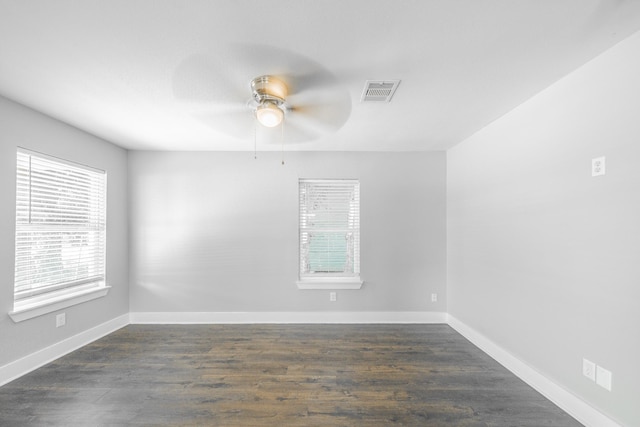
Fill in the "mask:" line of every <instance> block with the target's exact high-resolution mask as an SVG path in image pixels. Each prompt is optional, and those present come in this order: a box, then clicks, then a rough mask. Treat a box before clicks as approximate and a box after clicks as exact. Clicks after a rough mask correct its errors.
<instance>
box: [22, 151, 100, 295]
mask: <svg viewBox="0 0 640 427" xmlns="http://www.w3.org/2000/svg"><path fill="white" fill-rule="evenodd" d="M16 180H17V183H16V259H15V291H14V300H15V301H17V300H20V299H23V298H28V297H30V296H34V295H41V294H46V293H47V292H53V291H56V290H59V289H62V288H67V287H75V286H86V285H87V283H93V282H103V281H104V279H105V267H106V266H105V249H106V247H105V244H106V200H105V198H106V174H105V173H104V172H102V171H97V170H93V169H86V168H83V167H79V166H74V165H72V164H70V163H69V162H57V161H53V160H51V159H48V158H43V157H39V156H37V155H34V154H30V153H26V152H22V151H18V155H17V176H16Z"/></svg>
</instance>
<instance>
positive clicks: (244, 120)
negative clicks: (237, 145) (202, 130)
mask: <svg viewBox="0 0 640 427" xmlns="http://www.w3.org/2000/svg"><path fill="white" fill-rule="evenodd" d="M192 116H193V117H194V118H195V119H196V120H198V121H200V122H202V123H204V124H205V125H206V126H208V127H210V128H211V129H213V130H215V131H217V132H221V133H224V134H225V135H229V136H231V137H234V138H237V139H240V140H251V139H253V137H254V136H253V135H254V132H255V119H254V116H253V114H252V113H251V112H250V111H236V112H224V113H222V114H215V113H212V112H207V111H203V112H200V113H193V114H192Z"/></svg>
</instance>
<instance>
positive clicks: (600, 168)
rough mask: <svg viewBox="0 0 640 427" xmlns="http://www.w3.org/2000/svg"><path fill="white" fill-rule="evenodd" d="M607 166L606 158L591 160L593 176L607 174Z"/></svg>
mask: <svg viewBox="0 0 640 427" xmlns="http://www.w3.org/2000/svg"><path fill="white" fill-rule="evenodd" d="M605 166H606V165H605V158H604V156H603V157H596V158H595V159H591V176H599V175H604V174H605V172H606V168H605Z"/></svg>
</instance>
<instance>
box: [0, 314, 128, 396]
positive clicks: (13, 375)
mask: <svg viewBox="0 0 640 427" xmlns="http://www.w3.org/2000/svg"><path fill="white" fill-rule="evenodd" d="M128 324H129V314H124V315H122V316H120V317H116V318H115V319H112V320H109V321H108V322H105V323H102V324H101V325H98V326H96V327H93V328H91V329H88V330H86V331H84V332H81V333H79V334H77V335H74V336H72V337H69V338H67V339H65V340H62V341H60V342H58V343H55V344H53V345H51V346H49V347H46V348H43V349H42V350H39V351H36V352H35V353H32V354H30V355H28V356H25V357H23V358H21V359H18V360H16V361H13V362H11V363H8V364H6V365H4V366H1V367H0V386H2V385H4V384H7V383H9V382H11V381H13V380H15V379H17V378H19V377H21V376H23V375H25V374H28V373H29V372H31V371H33V370H35V369H38V368H39V367H41V366H43V365H46V364H47V363H49V362H52V361H54V360H56V359H58V358H59V357H62V356H64V355H65V354H68V353H71V352H72V351H74V350H77V349H79V348H80V347H82V346H85V345H87V344H89V343H91V342H93V341H95V340H97V339H99V338H102V337H104V336H105V335H108V334H110V333H112V332H114V331H116V330H118V329H120V328H122V327H124V326H127V325H128Z"/></svg>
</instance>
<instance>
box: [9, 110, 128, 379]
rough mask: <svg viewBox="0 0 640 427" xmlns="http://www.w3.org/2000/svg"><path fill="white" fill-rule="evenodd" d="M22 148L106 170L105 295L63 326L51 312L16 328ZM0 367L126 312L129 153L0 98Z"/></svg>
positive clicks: (72, 312) (79, 308)
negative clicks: (18, 160)
mask: <svg viewBox="0 0 640 427" xmlns="http://www.w3.org/2000/svg"><path fill="white" fill-rule="evenodd" d="M18 146H20V147H24V148H28V149H31V150H35V151H40V152H42V153H46V154H49V155H53V156H57V157H61V158H65V159H68V160H72V161H76V162H79V163H83V164H87V165H90V166H93V167H96V168H99V169H103V170H106V171H107V186H108V194H107V281H108V284H109V285H111V286H112V289H111V291H110V292H109V294H108V295H107V296H106V297H104V298H100V299H97V300H94V301H90V302H87V303H84V304H81V305H76V306H73V307H69V308H67V309H65V310H64V312H66V319H67V324H66V326H64V327H62V328H56V327H55V315H56V314H57V313H50V314H47V315H44V316H40V317H37V318H34V319H30V320H26V321H23V322H20V323H13V321H12V320H11V319H10V318H9V316H8V315H7V313H8V312H10V311H12V310H13V279H14V277H13V276H14V261H15V258H14V257H15V248H14V245H15V238H14V236H15V215H16V212H15V209H16V205H15V194H16V190H15V186H16V179H15V174H16V148H17V147H18ZM0 201H1V202H0V367H1V366H3V365H5V364H7V363H9V362H13V361H15V360H17V359H19V358H22V357H24V356H27V355H29V354H32V353H34V352H36V351H38V350H41V349H43V348H45V347H48V346H50V345H52V344H55V343H58V342H60V341H63V340H65V339H66V338H69V337H71V336H74V335H77V334H79V333H81V332H83V331H86V330H88V329H91V328H93V327H95V326H97V325H100V324H102V323H104V322H107V321H109V320H112V319H114V318H116V317H118V316H120V315H123V314H126V313H127V312H128V311H129V300H128V294H129V289H128V280H127V262H128V259H127V244H128V242H127V208H126V201H127V152H126V151H125V150H123V149H121V148H118V147H116V146H114V145H112V144H109V143H107V142H105V141H103V140H100V139H99V138H96V137H94V136H91V135H88V134H86V133H84V132H81V131H79V130H77V129H75V128H73V127H71V126H68V125H66V124H63V123H61V122H59V121H56V120H54V119H52V118H50V117H47V116H44V115H42V114H40V113H37V112H35V111H33V110H30V109H28V108H26V107H23V106H21V105H19V104H16V103H14V102H12V101H9V100H7V99H6V98H2V97H0Z"/></svg>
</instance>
